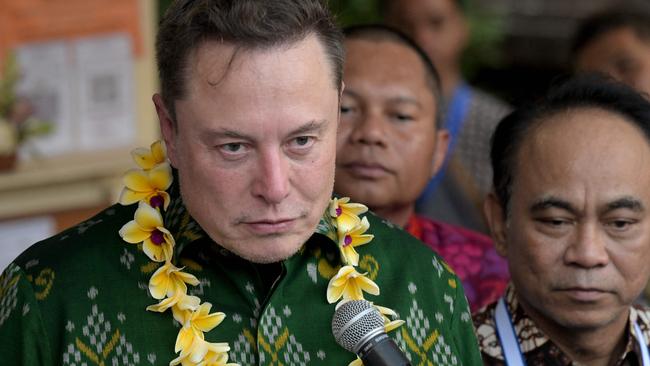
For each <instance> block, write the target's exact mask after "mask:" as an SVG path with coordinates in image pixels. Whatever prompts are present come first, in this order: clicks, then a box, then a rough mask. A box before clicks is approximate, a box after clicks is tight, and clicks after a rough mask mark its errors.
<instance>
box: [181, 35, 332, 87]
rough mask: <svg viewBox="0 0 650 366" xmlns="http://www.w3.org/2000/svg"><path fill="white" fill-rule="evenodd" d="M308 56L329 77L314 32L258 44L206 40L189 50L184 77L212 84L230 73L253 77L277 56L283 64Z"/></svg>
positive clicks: (300, 61)
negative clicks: (278, 41) (281, 41)
mask: <svg viewBox="0 0 650 366" xmlns="http://www.w3.org/2000/svg"><path fill="white" fill-rule="evenodd" d="M308 57H310V58H311V60H312V64H311V65H312V67H313V66H314V64H317V65H318V66H317V67H319V68H321V69H322V72H324V73H325V74H326V75H327V76H328V77H330V78H331V79H333V77H332V75H331V74H332V71H331V67H330V65H329V64H330V62H329V60H328V58H327V53H326V51H325V47H324V45H323V44H322V42H321V40H320V39H319V38H318V37H317V36H316V35H315V34H308V35H307V36H305V37H304V38H301V39H297V40H295V41H289V42H283V43H278V44H274V45H268V46H259V47H257V46H256V47H247V46H242V45H239V44H236V43H232V42H226V41H219V40H206V41H204V42H202V43H201V44H200V45H199V46H197V47H196V48H195V49H194V51H193V52H192V53H191V54H190V56H189V58H188V63H187V64H188V70H187V71H186V79H187V80H188V81H189V82H190V83H192V82H197V81H198V82H199V83H207V84H208V85H210V86H212V87H216V86H218V85H219V84H220V83H222V82H224V81H225V80H227V79H228V78H230V77H231V75H237V77H242V76H244V77H253V76H254V75H255V72H256V69H260V68H264V67H265V65H267V64H272V63H274V62H276V61H278V60H279V61H281V64H282V63H284V64H286V65H289V64H291V63H292V62H293V64H301V63H307V62H308V60H307V58H308ZM314 60H315V62H314ZM303 61H304V62H303ZM337 87H338V86H337Z"/></svg>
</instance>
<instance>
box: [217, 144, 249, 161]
mask: <svg viewBox="0 0 650 366" xmlns="http://www.w3.org/2000/svg"><path fill="white" fill-rule="evenodd" d="M217 149H218V150H219V152H220V153H221V155H222V156H223V157H224V159H226V160H235V159H239V158H241V157H243V156H245V154H246V152H247V151H248V146H247V145H246V144H244V143H241V142H230V143H227V144H223V145H218V146H217Z"/></svg>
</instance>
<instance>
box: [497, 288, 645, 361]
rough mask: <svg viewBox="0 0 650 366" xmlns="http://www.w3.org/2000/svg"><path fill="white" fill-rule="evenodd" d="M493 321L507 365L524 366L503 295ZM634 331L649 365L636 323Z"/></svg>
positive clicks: (642, 355) (643, 339) (643, 357)
mask: <svg viewBox="0 0 650 366" xmlns="http://www.w3.org/2000/svg"><path fill="white" fill-rule="evenodd" d="M494 323H495V324H496V329H497V336H498V337H499V343H500V344H501V349H503V358H504V360H505V362H506V365H507V366H525V365H526V360H524V355H523V353H522V352H521V348H520V347H519V342H518V341H517V335H516V333H515V327H514V325H513V324H512V321H511V320H510V315H509V314H508V305H506V302H505V300H504V298H503V297H501V298H500V299H499V302H498V303H497V307H496V309H495V313H494ZM634 332H635V333H636V340H637V343H638V344H639V349H640V350H641V359H642V362H643V363H642V364H643V366H650V353H649V352H648V345H647V344H646V342H645V337H644V336H643V333H642V332H641V328H640V327H639V324H638V323H636V322H635V323H634Z"/></svg>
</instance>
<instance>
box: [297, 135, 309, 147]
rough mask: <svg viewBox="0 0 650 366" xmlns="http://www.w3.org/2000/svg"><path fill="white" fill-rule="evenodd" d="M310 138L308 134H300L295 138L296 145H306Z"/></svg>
mask: <svg viewBox="0 0 650 366" xmlns="http://www.w3.org/2000/svg"><path fill="white" fill-rule="evenodd" d="M311 140H312V137H310V136H300V137H296V138H295V140H294V141H295V142H296V145H298V146H307V145H308V144H309V143H310V142H311Z"/></svg>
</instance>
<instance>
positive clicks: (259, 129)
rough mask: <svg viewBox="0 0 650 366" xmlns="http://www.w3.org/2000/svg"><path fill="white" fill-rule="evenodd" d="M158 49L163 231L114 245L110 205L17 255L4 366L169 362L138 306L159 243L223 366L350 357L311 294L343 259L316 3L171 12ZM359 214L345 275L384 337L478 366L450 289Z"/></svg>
mask: <svg viewBox="0 0 650 366" xmlns="http://www.w3.org/2000/svg"><path fill="white" fill-rule="evenodd" d="M156 49H157V59H158V67H159V71H160V78H161V85H162V93H161V94H156V95H155V96H154V97H153V101H154V104H155V106H156V110H157V112H158V116H159V119H160V126H161V131H162V135H163V138H164V141H165V143H166V147H167V154H168V158H169V161H170V162H171V165H172V166H173V167H174V170H173V182H174V183H173V184H171V186H169V187H163V188H164V189H161V191H162V190H165V191H166V193H165V192H163V193H164V194H163V193H160V194H158V195H155V196H154V197H153V198H151V199H150V200H148V203H149V204H151V205H152V206H156V204H157V206H156V207H159V208H161V209H160V212H161V213H162V221H163V222H164V230H163V228H161V227H158V228H156V229H154V230H153V231H152V233H150V234H151V237H150V239H147V240H149V242H147V241H146V240H145V244H144V245H134V244H129V243H127V242H125V240H126V239H123V237H124V238H126V236H124V235H122V234H123V232H124V227H125V224H126V223H127V222H130V221H131V220H134V213H135V212H136V208H137V209H138V211H139V210H140V209H139V208H138V205H129V206H124V205H114V206H112V207H110V208H108V209H107V210H105V211H103V212H102V213H100V214H99V215H97V216H95V217H93V218H91V219H89V220H88V221H86V222H83V223H81V224H79V225H77V226H75V227H73V228H71V229H69V230H66V231H64V232H62V233H60V234H59V235H57V236H54V237H52V238H50V239H47V240H45V241H43V242H40V243H38V244H36V245H34V246H32V247H31V248H30V249H28V250H27V251H26V252H25V253H23V254H22V255H21V256H20V257H18V258H17V259H16V260H15V261H14V262H13V263H12V264H11V265H10V266H9V267H8V268H7V269H6V270H5V271H4V273H3V275H2V277H1V278H0V355H2V356H1V358H2V364H3V365H5V364H6V365H60V364H63V365H166V364H169V363H170V361H171V360H174V359H175V358H176V357H178V354H177V353H176V352H175V343H176V341H177V336H179V331H181V327H180V325H179V323H178V322H176V321H175V320H174V318H176V317H177V316H178V314H177V313H174V317H172V314H171V313H172V311H171V310H168V311H166V312H163V313H160V312H155V311H146V310H145V309H146V307H147V306H150V305H154V304H157V303H159V299H157V298H153V297H152V295H151V294H152V293H153V292H151V291H150V289H149V286H151V283H150V282H149V281H150V278H151V277H152V275H153V274H154V272H156V271H158V270H159V268H160V266H161V264H160V263H156V262H152V261H151V260H149V258H147V255H151V250H154V251H155V250H157V249H156V248H154V249H151V248H152V246H153V247H155V245H160V247H161V248H162V247H164V245H165V243H167V242H168V241H169V240H171V239H169V238H170V237H173V238H174V241H175V243H174V246H173V253H167V254H165V255H170V256H171V254H173V258H174V264H175V265H176V266H178V267H180V268H182V271H183V272H184V273H186V274H187V276H190V275H191V276H195V277H196V279H197V281H196V283H195V284H194V286H188V288H187V296H186V298H188V299H189V298H190V297H192V296H197V297H198V298H200V299H201V301H204V302H209V303H211V304H212V309H213V310H211V311H218V312H223V313H225V315H226V318H225V320H223V322H222V323H221V324H219V326H218V327H216V328H214V329H212V330H209V331H205V333H204V336H205V340H206V341H209V342H228V344H229V351H227V356H228V361H227V362H228V363H238V364H240V365H347V364H348V363H350V362H352V361H354V360H355V358H356V356H355V355H353V354H351V353H350V352H348V351H346V350H345V349H343V348H342V347H340V346H339V345H338V344H337V343H336V342H335V340H334V336H333V335H332V332H331V319H332V315H333V313H334V310H335V304H331V303H329V302H328V297H327V296H326V293H327V289H328V283H329V281H330V278H332V277H333V276H334V275H335V274H336V273H337V271H338V270H339V268H340V267H341V266H342V265H343V260H344V256H343V255H342V254H341V253H343V251H342V250H341V249H340V248H339V243H338V242H339V240H337V238H336V235H334V236H333V235H332V231H331V227H332V225H331V213H330V210H329V209H328V205H329V203H330V197H331V193H332V187H333V179H334V160H335V149H336V129H337V124H338V119H339V98H340V95H341V90H342V88H343V83H342V72H341V69H342V67H341V66H342V61H343V50H342V43H341V36H340V33H339V30H338V29H337V28H336V27H335V26H334V25H333V22H332V19H331V18H330V16H329V14H328V13H327V10H326V9H325V7H324V5H322V4H321V2H320V1H318V0H308V1H307V0H275V1H265V0H238V1H208V0H194V1H178V2H175V3H174V4H172V6H171V7H170V9H169V10H168V12H167V13H166V14H165V17H164V19H163V20H162V21H161V25H160V31H159V34H158V38H157V43H156ZM152 150H154V149H153V148H152ZM153 155H156V154H155V153H154V154H153ZM145 160H146V159H145ZM155 180H156V179H155V178H152V181H155ZM131 183H133V182H131ZM128 186H129V183H128V182H127V187H128ZM167 193H168V194H169V206H168V207H166V208H165V209H162V207H163V204H162V203H161V202H160V201H158V202H155V201H156V200H161V199H164V198H165V194H167ZM141 206H142V205H141ZM363 216H364V217H365V218H367V220H368V222H369V224H370V229H369V230H368V232H367V233H366V234H372V235H374V239H373V240H372V242H371V243H369V244H366V245H364V246H362V247H358V248H357V249H358V253H359V261H358V269H359V272H364V273H366V276H367V277H368V278H369V279H370V280H373V281H374V282H375V283H376V284H377V285H378V286H379V287H380V288H381V293H380V294H379V295H378V296H372V295H368V294H366V299H368V300H370V301H373V302H374V303H376V304H378V305H382V306H385V307H387V308H390V309H393V310H394V311H395V312H396V313H397V314H398V316H399V318H401V319H402V320H404V321H405V323H404V324H403V325H402V326H401V327H399V328H397V329H396V330H394V331H392V332H391V333H390V335H391V336H392V337H393V339H394V340H395V341H396V343H397V344H398V345H399V346H400V348H401V349H402V351H403V352H404V353H405V354H406V356H407V357H408V358H409V359H410V360H411V362H412V363H413V364H414V365H432V364H435V365H476V364H480V355H479V353H478V349H477V344H476V338H475V336H474V333H473V327H472V324H471V319H470V314H469V310H468V306H467V302H466V299H465V296H464V294H463V290H462V286H461V283H460V281H459V280H458V278H457V277H456V275H455V274H453V272H452V271H451V270H450V269H449V267H448V266H447V265H446V264H445V263H444V262H443V261H442V260H441V259H440V258H439V257H438V256H437V255H435V254H434V253H432V252H431V251H430V250H429V249H428V248H427V247H426V246H424V245H422V244H421V243H419V242H418V241H417V240H415V239H413V238H412V237H411V236H409V235H408V234H407V233H405V232H403V231H402V230H400V229H398V228H396V227H394V226H392V225H391V224H390V223H388V222H383V221H382V220H381V219H379V218H377V217H376V216H374V215H373V214H371V213H367V214H365V215H363ZM137 220H138V216H137V215H136V217H135V221H137ZM140 220H142V217H140ZM155 225H157V224H154V226H155ZM165 230H168V231H169V233H166V231H165ZM154 234H156V235H158V236H156V235H154ZM121 235H122V236H121ZM163 238H164V240H163ZM141 240H142V239H141ZM147 243H148V244H147ZM152 243H153V244H152ZM154 244H155V245H154ZM147 245H148V246H147ZM147 248H149V252H148V253H147V255H145V253H143V250H142V249H145V250H147ZM157 253H158V254H160V253H163V254H164V250H162V249H161V250H160V251H159V252H157ZM163 301H166V300H163ZM176 320H178V318H176ZM184 324H185V323H184ZM208 328H209V327H208ZM182 329H185V325H184V327H183V328H182ZM202 334H203V333H202ZM179 339H180V337H179ZM201 341H202V340H201ZM180 343H182V342H180ZM180 347H181V348H182V347H183V345H182V344H181V345H180ZM224 352H226V351H224ZM181 354H182V351H181ZM209 355H210V353H208V354H207V355H206V354H204V355H203V356H205V357H206V358H205V359H206V360H208V359H209ZM208 361H209V362H206V363H204V364H205V365H224V364H225V363H226V361H225V359H220V360H216V361H215V359H211V360H208ZM179 362H180V361H179ZM183 362H184V364H195V363H191V362H190V360H189V358H186V359H184V360H183ZM197 363H198V362H197Z"/></svg>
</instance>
